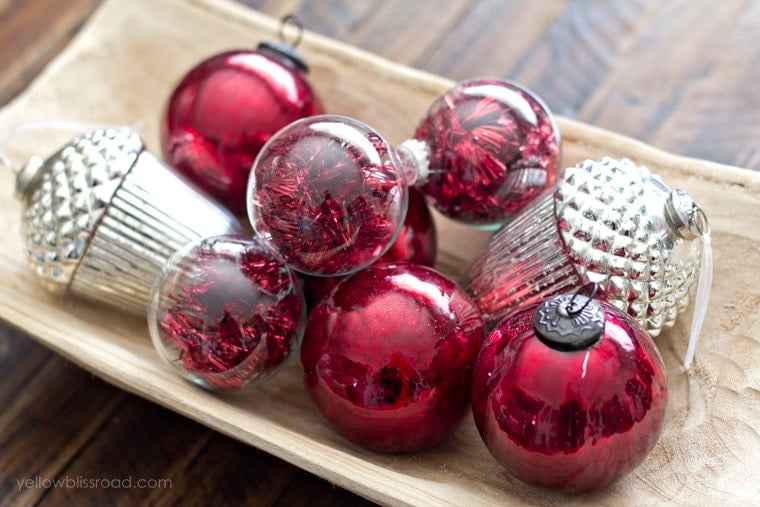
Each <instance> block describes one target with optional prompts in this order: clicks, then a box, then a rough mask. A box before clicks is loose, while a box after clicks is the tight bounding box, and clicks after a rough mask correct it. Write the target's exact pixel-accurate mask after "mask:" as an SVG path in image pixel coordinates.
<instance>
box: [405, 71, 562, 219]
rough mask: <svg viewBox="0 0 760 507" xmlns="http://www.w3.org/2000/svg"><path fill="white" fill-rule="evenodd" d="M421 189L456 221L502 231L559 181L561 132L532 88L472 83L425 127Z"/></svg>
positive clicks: (440, 100) (432, 113) (432, 112)
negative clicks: (503, 224)
mask: <svg viewBox="0 0 760 507" xmlns="http://www.w3.org/2000/svg"><path fill="white" fill-rule="evenodd" d="M414 141H416V142H417V143H421V146H420V145H418V146H417V147H416V150H417V152H420V151H421V152H422V153H423V154H424V155H423V157H422V158H423V161H424V162H423V166H422V169H421V174H420V179H419V181H418V182H417V185H418V187H419V188H420V190H422V192H423V193H424V194H425V195H426V196H427V197H428V199H429V200H430V202H431V203H432V204H433V206H435V207H436V208H437V209H438V211H440V212H441V213H443V214H444V215H446V216H448V217H449V218H453V219H455V220H458V221H461V222H465V223H467V224H471V225H476V226H482V227H498V226H499V225H500V224H502V223H504V221H505V220H506V219H507V218H509V217H510V216H512V215H514V214H515V213H516V212H517V211H519V210H520V209H522V208H523V207H524V206H525V205H526V204H528V203H529V202H530V201H531V200H533V199H534V198H535V197H537V196H538V195H540V194H541V193H542V192H544V191H545V190H547V189H548V188H550V187H551V186H552V185H553V184H554V182H555V180H556V177H557V171H558V166H559V160H560V133H559V129H558V128H557V126H556V125H555V123H554V120H553V119H552V115H551V113H550V111H549V108H548V107H547V106H546V105H545V104H544V103H543V101H541V99H540V98H539V97H538V96H536V95H535V94H534V93H532V92H531V91H530V90H528V89H527V88H525V87H523V86H521V85H519V84H517V83H514V82H511V81H507V80H504V79H499V78H483V77H480V78H473V79H468V80H465V81H462V82H459V83H457V84H455V85H454V86H452V87H451V88H450V89H448V90H446V91H445V92H443V93H442V94H441V95H439V96H438V97H437V98H436V99H435V100H434V101H433V103H432V104H431V106H430V109H429V110H428V112H427V115H426V116H425V117H424V118H423V120H422V121H421V122H420V123H419V125H418V127H417V131H416V132H415V135H414Z"/></svg>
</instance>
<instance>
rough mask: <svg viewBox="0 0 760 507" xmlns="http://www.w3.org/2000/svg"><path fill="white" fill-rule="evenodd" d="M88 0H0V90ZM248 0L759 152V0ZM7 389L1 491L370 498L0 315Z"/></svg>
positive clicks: (423, 60)
mask: <svg viewBox="0 0 760 507" xmlns="http://www.w3.org/2000/svg"><path fill="white" fill-rule="evenodd" d="M99 1H100V0H0V104H2V103H5V102H7V101H8V100H10V99H11V98H12V97H13V96H14V95H16V94H17V93H18V92H19V91H21V90H22V89H23V88H24V86H26V84H27V83H28V82H29V81H30V80H31V79H33V78H34V76H35V75H36V74H37V73H38V72H39V71H40V69H41V68H42V67H43V66H44V65H45V63H46V62H48V61H49V60H50V59H51V58H53V57H54V56H55V54H56V53H57V52H58V51H59V50H60V48H61V47H63V46H64V45H65V44H66V42H67V41H68V40H69V39H70V38H71V36H72V35H73V34H75V33H76V31H77V29H78V28H79V27H80V26H81V25H82V23H84V22H85V21H86V19H87V18H88V16H89V15H90V14H91V12H92V10H93V9H94V8H95V7H96V6H97V5H98V3H99ZM245 3H246V4H248V5H250V6H252V7H254V8H258V9H260V10H261V11H263V12H265V13H267V14H270V15H272V16H275V17H281V16H283V15H284V14H286V13H291V12H292V13H295V14H296V15H297V16H298V18H299V19H300V21H301V22H302V23H303V24H304V25H305V26H306V27H307V28H309V29H311V30H313V31H316V32H320V33H322V34H324V35H327V36H331V37H335V38H338V39H341V40H343V41H346V42H349V43H352V44H355V45H357V46H359V47H362V48H365V49H368V50H370V51H373V52H375V53H377V54H380V55H382V56H385V57H388V58H390V59H393V60H396V61H399V62H401V63H405V64H409V65H412V66H415V67H419V68H422V69H424V70H428V71H431V72H434V73H438V74H442V75H445V76H447V77H450V78H453V79H463V78H467V77H470V76H476V75H497V76H505V77H508V78H510V79H515V80H518V81H520V82H521V83H523V84H525V85H526V86H528V87H529V88H531V89H533V90H534V91H536V92H537V93H538V94H539V95H541V96H542V98H543V99H544V100H545V101H546V102H547V103H548V104H549V105H550V107H551V108H552V109H553V110H554V111H555V112H558V113H561V114H564V115H567V116H571V117H575V118H578V119H580V120H583V121H586V122H589V123H593V124H596V125H599V126H602V127H606V128H609V129H611V130H614V131H617V132H621V133H624V134H628V135H631V136H634V137H637V138H639V139H642V140H644V141H647V142H649V143H651V144H654V145H655V146H659V147H661V148H663V149H666V150H669V151H673V152H675V153H679V154H683V155H688V156H695V157H702V158H707V159H711V160H715V161H718V162H725V163H729V164H734V165H739V166H743V167H747V168H750V169H755V170H758V169H760V143H759V142H758V139H760V91H759V90H760V87H758V86H757V83H758V82H760V65H758V64H757V62H758V61H760V2H757V1H746V0H727V1H725V2H712V1H709V0H696V1H689V0H610V1H607V2H594V1H588V0H553V1H544V2H531V1H528V0H508V1H502V0H455V1H451V2H439V1H437V0H420V1H416V2H408V1H404V0H387V1H381V0H373V1H366V2H349V1H347V0H344V1H337V0H319V1H317V0H287V1H275V0H246V1H245ZM244 42H246V41H241V43H244ZM249 42H250V44H253V43H255V42H256V41H249ZM0 134H2V133H0ZM0 407H2V408H3V410H2V412H0V498H2V500H0V504H2V505H17V504H35V503H43V504H48V505H60V504H84V505H102V504H105V503H107V504H119V505H134V504H137V503H150V504H162V505H163V504H179V503H181V504H191V505H208V504H213V505H233V504H241V503H245V504H255V505H328V504H330V505H355V504H361V503H362V502H363V500H362V499H360V498H358V497H356V496H354V495H352V494H351V493H348V492H345V491H343V490H340V489H336V488H334V487H333V486H331V485H330V484H328V483H327V482H325V481H323V480H321V479H319V478H316V477H314V476H312V475H309V474H307V473H305V472H302V471H300V470H298V469H297V468H295V467H293V466H291V465H289V464H286V463H284V462H282V461H280V460H278V459H275V458H273V457H271V456H268V455H266V454H264V453H262V452H260V451H257V450H256V449H252V448H250V447H248V446H245V445H243V444H240V443H237V442H235V441H233V440H231V439H229V438H227V437H224V436H221V435H218V434H216V433H214V432H212V431H210V430H208V429H206V428H204V427H201V426H199V425H197V424H196V423H194V422H191V421H189V420H187V419H184V418H182V417H180V416H177V415H176V414H173V413H171V412H169V411H167V410H165V409H163V408H160V407H157V406H156V405H153V404H151V403H148V402H146V401H143V400H141V399H138V398H136V397H134V396H131V395H128V394H125V393H123V392H122V391H120V390H118V389H116V388H113V387H111V386H109V385H107V384H105V383H104V382H102V381H100V380H98V379H96V378H93V377H91V376H90V375H89V374H87V373H85V372H83V371H82V370H80V369H79V368H77V367H75V366H73V365H72V364H71V363H69V362H67V361H65V360H64V359H62V358H60V357H58V356H56V355H55V354H53V353H52V352H49V351H47V350H45V349H43V348H42V347H40V346H39V345H37V344H35V343H34V342H32V341H31V340H30V339H29V338H27V337H26V336H23V335H20V334H18V333H16V332H14V331H13V330H11V329H8V328H5V327H3V328H0ZM36 476H40V477H43V478H52V477H74V478H76V477H84V478H122V479H123V478H126V477H130V476H131V477H132V478H133V479H134V480H137V479H139V478H152V479H166V480H170V481H171V487H170V488H169V487H163V488H132V489H118V488H111V489H107V488H98V489H85V488H50V489H43V488H28V489H22V491H17V489H18V488H17V483H16V480H24V479H34V478H35V477H36Z"/></svg>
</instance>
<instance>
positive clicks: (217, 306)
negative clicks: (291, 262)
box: [148, 236, 305, 391]
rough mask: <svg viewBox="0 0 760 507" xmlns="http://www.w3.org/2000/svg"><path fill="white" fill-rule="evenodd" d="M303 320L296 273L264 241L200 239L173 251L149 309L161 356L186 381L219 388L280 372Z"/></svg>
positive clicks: (298, 337)
mask: <svg viewBox="0 0 760 507" xmlns="http://www.w3.org/2000/svg"><path fill="white" fill-rule="evenodd" d="M304 323H305V304H304V301H303V295H302V293H301V289H300V287H299V285H298V282H297V281H296V278H295V275H294V274H293V273H292V272H291V271H290V269H289V268H288V267H287V266H286V265H285V264H284V263H283V261H282V259H281V258H280V256H279V255H277V253H276V252H274V251H272V250H271V249H270V248H269V247H268V246H267V245H266V244H265V243H263V242H262V241H260V240H258V239H253V240H250V239H246V238H243V237H238V236H217V237H212V238H207V239H203V240H200V241H198V242H195V243H192V244H190V245H189V246H188V247H187V248H185V249H184V250H181V251H180V252H178V253H177V254H175V255H174V256H173V257H172V258H171V259H170V260H169V261H168V263H167V265H166V267H165V268H164V271H163V273H162V274H161V275H160V276H159V279H158V280H157V282H156V284H155V285H154V288H153V293H152V295H151V303H150V308H149V314H148V324H149V327H150V333H151V337H152V338H153V343H154V345H155V347H156V349H157V350H158V351H159V353H160V354H161V356H162V357H163V358H164V359H165V360H166V361H167V362H168V363H169V364H171V365H172V366H174V367H175V369H176V370H177V371H178V372H179V373H180V374H181V375H182V376H184V377H185V378H187V379H188V380H191V381H193V382H196V383H198V384H200V385H202V386H203V387H206V388H209V389H216V390H223V391H233V390H239V389H242V388H244V387H246V386H249V385H253V384H255V383H259V382H262V381H264V380H266V379H268V378H269V377H271V376H272V375H273V374H274V373H276V372H277V371H279V369H280V368H281V367H282V366H283V365H284V364H285V361H286V360H287V359H288V358H289V357H290V356H291V354H292V353H293V352H294V351H295V350H297V348H298V345H299V344H300V340H301V337H302V333H303V327H304Z"/></svg>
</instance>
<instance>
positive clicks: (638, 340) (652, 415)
mask: <svg viewBox="0 0 760 507" xmlns="http://www.w3.org/2000/svg"><path fill="white" fill-rule="evenodd" d="M560 298H561V296H560ZM551 301H552V300H548V302H549V303H550V302H551ZM595 304H596V305H598V306H597V309H598V310H597V311H598V314H599V320H601V325H603V328H601V327H600V328H599V332H600V333H601V335H597V337H596V338H594V340H592V341H591V342H590V344H589V342H588V341H587V342H586V343H585V344H584V343H577V344H576V345H574V346H570V345H568V344H562V343H560V342H552V341H551V339H549V340H547V339H546V338H545V337H542V336H541V334H540V333H539V332H537V329H540V328H539V327H537V326H541V325H544V324H546V323H548V325H549V326H552V325H554V324H556V321H557V320H558V317H557V315H556V314H555V315H554V316H553V317H552V318H549V319H547V320H545V321H544V324H535V322H534V318H535V314H536V312H537V309H538V308H539V307H540V305H531V306H526V307H523V308H521V309H519V310H517V311H514V312H513V313H511V314H510V315H509V316H507V317H506V318H505V319H504V320H503V321H502V322H501V323H500V324H499V325H498V326H497V327H496V328H495V329H494V331H493V332H492V333H491V335H490V336H489V337H488V338H487V339H486V342H485V344H484V345H483V349H482V350H481V352H480V354H479V355H478V359H477V361H476V365H475V372H474V376H473V385H472V409H473V414H474V416H475V422H476V424H477V427H478V430H479V431H480V435H481V437H482V438H483V441H484V442H485V444H486V446H487V447H488V449H489V451H490V452H491V454H493V456H494V457H495V458H496V459H497V460H498V461H499V462H500V463H501V464H502V465H504V466H505V467H506V469H507V470H508V471H509V472H510V473H512V474H513V475H515V476H516V477H518V478H520V479H522V480H524V481H526V482H529V483H532V484H536V485H540V486H545V487H550V488H558V489H562V490H566V491H583V490H590V489H594V488H600V487H603V486H604V485H606V484H609V483H611V482H612V481H614V480H616V479H618V478H620V477H621V476H623V475H625V474H626V473H628V472H629V471H631V470H632V469H633V468H634V467H636V466H637V465H638V464H639V463H640V462H641V461H642V460H643V459H644V457H645V456H646V455H647V453H649V451H650V450H651V449H652V448H653V447H654V445H655V443H656V442H657V439H658V438H659V435H660V431H661V429H662V423H663V419H664V416H665V408H666V404H667V398H668V392H667V382H666V378H665V368H664V366H663V363H662V359H661V358H660V355H659V353H658V351H657V349H656V347H655V345H654V343H653V342H652V339H651V338H650V337H649V336H648V335H647V334H646V332H645V331H644V330H643V328H642V327H641V326H640V325H639V324H638V323H637V322H636V321H635V320H634V319H633V318H631V317H629V316H628V315H626V314H624V313H623V312H621V311H619V310H617V309H615V308H614V307H613V306H611V305H609V304H608V303H598V302H595ZM586 311H587V309H586V308H585V307H584V310H583V313H582V314H580V315H579V316H578V319H579V320H578V321H576V322H574V323H573V325H574V326H580V327H583V326H584V325H585V324H584V322H586V323H587V322H590V321H592V320H594V319H595V317H593V316H589V314H587V313H585V312H586ZM586 338H588V336H586ZM568 349H570V350H568Z"/></svg>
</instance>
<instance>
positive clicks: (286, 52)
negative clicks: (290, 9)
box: [258, 14, 309, 74]
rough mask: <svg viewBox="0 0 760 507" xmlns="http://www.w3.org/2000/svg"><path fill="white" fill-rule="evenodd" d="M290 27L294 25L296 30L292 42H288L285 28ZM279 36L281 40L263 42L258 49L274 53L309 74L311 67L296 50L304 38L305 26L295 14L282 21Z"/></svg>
mask: <svg viewBox="0 0 760 507" xmlns="http://www.w3.org/2000/svg"><path fill="white" fill-rule="evenodd" d="M288 25H293V27H294V28H295V30H296V34H295V36H294V38H293V41H292V42H288V41H287V40H286V38H285V27H286V26H288ZM277 35H278V37H279V39H280V40H277V41H266V42H261V43H259V45H258V49H259V50H264V51H268V52H270V53H274V54H276V55H278V56H280V57H282V58H284V59H285V60H286V61H288V62H290V63H291V64H293V65H294V66H295V67H296V68H297V69H298V70H300V71H301V72H303V73H304V74H307V73H308V72H309V66H308V65H307V64H306V61H305V60H304V58H303V56H301V53H299V52H298V50H297V49H296V48H297V47H298V45H299V44H300V43H301V39H302V38H303V25H302V24H301V22H300V21H299V20H298V19H297V18H296V17H295V16H294V15H293V14H288V15H287V16H285V17H283V18H282V19H281V20H280V29H279V31H278V34H277Z"/></svg>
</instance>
